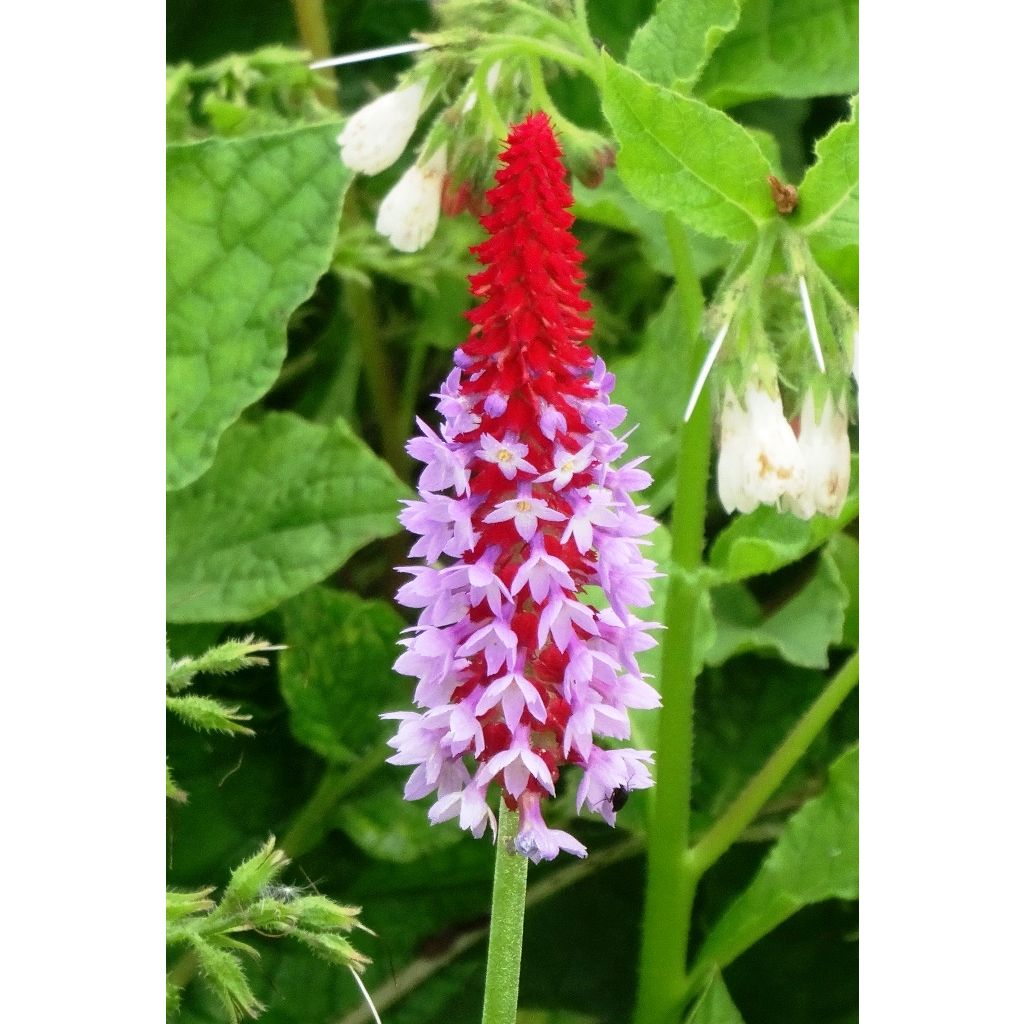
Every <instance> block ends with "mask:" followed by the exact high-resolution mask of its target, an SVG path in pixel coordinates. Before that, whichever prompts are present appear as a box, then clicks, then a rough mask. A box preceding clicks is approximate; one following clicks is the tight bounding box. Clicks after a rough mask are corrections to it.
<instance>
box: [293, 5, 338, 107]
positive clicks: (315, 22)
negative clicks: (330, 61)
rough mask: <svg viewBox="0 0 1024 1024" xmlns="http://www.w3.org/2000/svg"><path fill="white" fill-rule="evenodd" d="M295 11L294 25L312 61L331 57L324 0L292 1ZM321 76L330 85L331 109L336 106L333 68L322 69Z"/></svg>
mask: <svg viewBox="0 0 1024 1024" xmlns="http://www.w3.org/2000/svg"><path fill="white" fill-rule="evenodd" d="M292 9H293V10H294V11H295V24H296V26H297V27H298V30H299V38H300V39H301V40H302V45H303V46H304V47H305V48H306V49H307V50H309V52H310V53H311V54H312V55H313V60H323V59H324V58H325V57H330V56H331V30H330V26H329V25H328V24H327V15H326V13H325V12H324V0H292ZM318 74H320V75H322V76H323V77H324V79H325V80H326V81H328V82H329V83H330V85H331V92H330V94H329V96H328V97H327V98H326V99H327V102H328V103H329V104H330V106H332V107H337V106H338V97H337V95H336V91H337V85H338V83H337V79H336V77H335V74H334V68H322V69H321V70H320V71H319V72H318Z"/></svg>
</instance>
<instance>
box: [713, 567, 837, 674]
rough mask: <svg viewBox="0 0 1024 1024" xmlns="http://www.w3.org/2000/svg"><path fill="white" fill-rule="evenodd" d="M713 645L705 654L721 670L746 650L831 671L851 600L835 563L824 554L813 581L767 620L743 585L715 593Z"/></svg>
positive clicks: (734, 585) (730, 585) (719, 589)
mask: <svg viewBox="0 0 1024 1024" xmlns="http://www.w3.org/2000/svg"><path fill="white" fill-rule="evenodd" d="M711 600H712V605H713V607H714V613H715V641H714V645H713V646H712V648H711V650H710V651H709V652H708V654H707V662H708V664H710V665H721V664H723V663H724V662H725V661H727V660H728V659H729V658H732V657H734V656H735V655H737V654H743V653H745V652H747V651H756V652H758V653H762V654H771V655H773V656H775V657H778V658H781V659H783V660H784V661H788V662H789V663H790V664H791V665H800V666H801V667H803V668H828V663H829V662H828V651H829V647H830V646H831V645H832V644H837V643H839V642H840V641H841V640H842V638H843V623H844V620H845V615H844V612H845V610H846V606H847V604H848V603H849V600H850V595H849V593H848V592H847V589H846V586H845V585H844V583H843V580H842V577H841V575H840V572H839V567H838V566H837V565H836V561H835V559H834V558H833V557H832V555H831V553H830V552H829V551H825V552H824V553H823V554H822V556H821V558H820V559H819V561H818V566H817V569H816V570H815V573H814V575H813V576H812V577H811V579H810V580H809V581H808V582H807V583H806V584H805V585H804V586H803V587H801V589H800V590H799V591H798V592H797V593H796V594H795V595H794V596H793V597H791V598H790V599H789V600H788V601H786V603H785V604H784V605H783V606H782V607H781V608H779V609H778V610H776V611H774V612H772V614H771V615H768V616H765V615H764V614H763V613H762V611H761V608H760V605H758V603H757V601H756V600H754V598H753V596H752V595H751V594H750V592H749V591H748V590H747V589H746V588H745V587H743V585H742V584H738V583H737V584H729V585H726V586H724V587H720V588H718V589H717V590H715V591H713V592H712V595H711Z"/></svg>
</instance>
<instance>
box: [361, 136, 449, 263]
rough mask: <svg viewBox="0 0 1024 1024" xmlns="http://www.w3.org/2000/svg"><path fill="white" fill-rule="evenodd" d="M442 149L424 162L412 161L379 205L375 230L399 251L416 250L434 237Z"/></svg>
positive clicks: (439, 195) (443, 163) (437, 213)
mask: <svg viewBox="0 0 1024 1024" xmlns="http://www.w3.org/2000/svg"><path fill="white" fill-rule="evenodd" d="M445 151H446V147H445V146H441V147H440V148H439V149H438V150H437V151H436V152H435V153H434V155H433V156H432V157H431V158H430V159H429V160H428V161H427V162H426V163H425V164H423V165H420V164H413V165H412V167H410V168H409V169H408V170H407V171H406V172H405V174H403V175H402V177H401V178H399V179H398V184H397V185H395V187H394V188H393V189H392V190H391V191H390V192H389V193H388V194H387V195H386V196H385V197H384V202H382V203H381V204H380V209H379V210H378V211H377V232H378V233H379V234H381V235H384V236H385V238H388V239H390V241H391V244H392V245H393V246H394V247H395V248H396V249H398V250H399V251H400V252H418V251H419V250H420V249H422V248H423V246H425V245H426V244H427V242H429V241H430V239H431V238H433V237H434V232H435V231H436V230H437V219H438V216H439V215H440V212H441V184H442V182H443V181H444V175H445Z"/></svg>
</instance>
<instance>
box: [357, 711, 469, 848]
mask: <svg viewBox="0 0 1024 1024" xmlns="http://www.w3.org/2000/svg"><path fill="white" fill-rule="evenodd" d="M391 724H392V725H394V724H395V723H391ZM399 771H400V772H401V776H402V777H399V775H398V773H399ZM408 771H409V769H395V768H392V769H390V770H389V771H388V772H387V773H386V775H383V776H381V777H380V779H379V781H378V783H377V784H376V785H375V786H374V787H373V788H371V789H365V790H363V791H361V792H360V793H358V794H356V795H353V796H350V797H346V798H345V800H344V801H343V802H342V804H341V806H340V808H339V809H338V816H337V824H338V827H339V828H341V830H342V831H343V832H345V834H346V835H347V836H348V837H349V838H350V839H351V840H352V842H354V843H355V844H356V845H357V846H358V847H359V848H360V849H362V850H364V851H365V852H366V853H368V854H369V855H370V856H371V857H374V858H376V859H378V860H388V861H395V862H397V863H400V864H405V863H408V862H409V861H414V860H416V859H417V858H419V857H422V856H424V855H425V854H428V853H433V852H435V851H437V850H443V849H444V848H445V847H448V846H452V845H454V844H456V843H458V842H460V841H465V842H474V840H473V838H472V837H470V836H469V833H467V832H463V831H462V830H461V829H460V828H459V823H458V821H444V822H441V823H440V824H439V825H431V824H430V822H429V820H428V819H427V811H428V810H429V808H430V805H431V803H432V802H433V800H432V799H431V798H428V797H424V799H422V800H418V801H416V802H415V803H412V802H410V801H408V800H406V799H405V798H404V797H403V796H402V788H403V786H404V783H405V777H406V776H407V773H408Z"/></svg>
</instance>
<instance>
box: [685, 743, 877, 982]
mask: <svg viewBox="0 0 1024 1024" xmlns="http://www.w3.org/2000/svg"><path fill="white" fill-rule="evenodd" d="M857 767H858V753H857V748H856V747H854V748H852V749H851V750H849V751H847V752H846V753H845V754H843V755H841V756H840V757H839V758H838V759H837V760H836V761H835V762H834V763H833V764H832V767H831V768H830V769H829V780H828V785H827V787H826V788H825V791H824V792H823V793H822V794H821V795H820V796H818V797H815V798H814V799H813V800H809V801H807V803H806V804H804V806H803V807H801V808H800V810H798V811H797V812H796V813H795V814H794V815H793V816H792V817H791V818H790V819H789V821H788V822H787V824H786V827H785V828H784V830H783V832H782V835H781V836H780V837H779V840H778V842H776V844H775V845H774V846H773V847H772V850H771V852H770V853H769V854H768V856H767V857H766V858H765V861H764V863H763V864H762V865H761V869H760V870H759V871H758V873H757V875H756V876H755V878H754V880H753V882H751V884H750V885H749V887H748V888H747V889H746V890H745V891H744V892H742V893H741V894H740V895H739V896H738V897H737V898H736V900H735V901H734V902H733V903H732V905H731V906H729V908H728V909H727V910H726V911H725V913H724V914H723V915H722V917H721V918H720V919H719V920H718V923H717V924H716V925H715V926H714V927H713V928H712V929H711V932H710V934H709V935H708V937H707V938H706V939H705V941H704V944H703V946H702V948H701V951H700V953H699V955H698V957H697V963H698V966H700V967H704V968H710V967H712V966H713V965H717V966H719V967H724V966H725V965H726V964H728V963H729V962H731V961H732V960H733V959H734V958H735V957H736V956H738V955H739V954H740V953H742V952H743V951H744V950H746V949H749V948H750V947H751V946H752V945H753V944H754V943H755V942H757V940H758V939H760V938H761V937H762V936H763V935H766V934H767V933H768V932H770V931H771V930H772V929H773V928H775V927H777V926H778V925H780V924H781V923H782V922H783V921H785V920H786V919H787V918H788V917H790V916H792V915H793V914H795V913H796V912H797V911H798V910H799V909H800V908H801V907H804V906H807V905H808V904H811V903H819V902H821V901H822V900H827V899H831V898H833V897H839V898H841V899H847V900H852V899H856V897H857V835H858V828H857V779H858V772H857Z"/></svg>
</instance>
